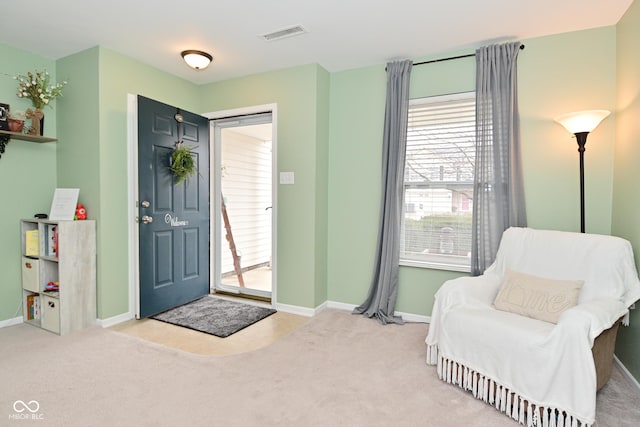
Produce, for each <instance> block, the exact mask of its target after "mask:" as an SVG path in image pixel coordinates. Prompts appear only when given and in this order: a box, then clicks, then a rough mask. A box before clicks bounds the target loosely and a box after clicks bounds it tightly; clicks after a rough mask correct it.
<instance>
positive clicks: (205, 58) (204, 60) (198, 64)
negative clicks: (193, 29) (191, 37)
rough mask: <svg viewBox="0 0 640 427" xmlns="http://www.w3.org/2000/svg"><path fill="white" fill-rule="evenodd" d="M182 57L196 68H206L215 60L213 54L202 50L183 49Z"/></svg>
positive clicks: (190, 65)
mask: <svg viewBox="0 0 640 427" xmlns="http://www.w3.org/2000/svg"><path fill="white" fill-rule="evenodd" d="M180 55H182V59H184V62H186V63H187V65H188V66H189V67H191V68H193V69H194V70H198V71H199V70H204V69H205V68H207V67H208V66H209V64H210V63H211V61H213V56H211V55H209V54H208V53H207V52H203V51H201V50H183V51H182V53H180Z"/></svg>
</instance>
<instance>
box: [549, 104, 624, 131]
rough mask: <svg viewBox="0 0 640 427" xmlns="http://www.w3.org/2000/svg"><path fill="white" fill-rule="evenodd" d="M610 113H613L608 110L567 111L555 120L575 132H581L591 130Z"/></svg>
mask: <svg viewBox="0 0 640 427" xmlns="http://www.w3.org/2000/svg"><path fill="white" fill-rule="evenodd" d="M609 114H611V113H610V112H609V111H607V110H585V111H576V112H575V113H567V114H563V115H561V116H558V117H556V118H555V121H556V122H558V123H560V124H561V125H562V126H564V127H565V129H567V130H568V131H569V132H571V133H574V134H575V133H580V132H591V131H593V130H594V129H595V128H596V127H597V126H598V125H599V124H600V122H601V121H603V120H604V119H605V118H606V117H607V116H608V115H609Z"/></svg>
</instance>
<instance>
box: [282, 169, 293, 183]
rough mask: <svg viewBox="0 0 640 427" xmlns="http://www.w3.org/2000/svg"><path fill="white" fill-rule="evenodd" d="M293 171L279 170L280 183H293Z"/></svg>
mask: <svg viewBox="0 0 640 427" xmlns="http://www.w3.org/2000/svg"><path fill="white" fill-rule="evenodd" d="M293 181H294V173H293V172H280V184H293Z"/></svg>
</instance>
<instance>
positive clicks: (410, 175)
mask: <svg viewBox="0 0 640 427" xmlns="http://www.w3.org/2000/svg"><path fill="white" fill-rule="evenodd" d="M475 132H476V128H475V92H468V93H462V94H455V95H445V96H435V97H429V98H421V99H414V100H411V103H410V106H409V124H408V130H407V149H406V159H405V172H404V221H403V224H402V240H401V244H400V262H401V264H403V265H416V266H425V267H432V268H442V269H450V270H462V271H468V270H469V262H470V252H471V220H472V212H473V178H474V177H473V175H474V167H475V142H476V138H475V135H476V133H475Z"/></svg>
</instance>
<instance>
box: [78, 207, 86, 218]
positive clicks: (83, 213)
mask: <svg viewBox="0 0 640 427" xmlns="http://www.w3.org/2000/svg"><path fill="white" fill-rule="evenodd" d="M76 219H77V220H83V219H87V210H86V209H85V208H84V206H83V205H78V206H76Z"/></svg>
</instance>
